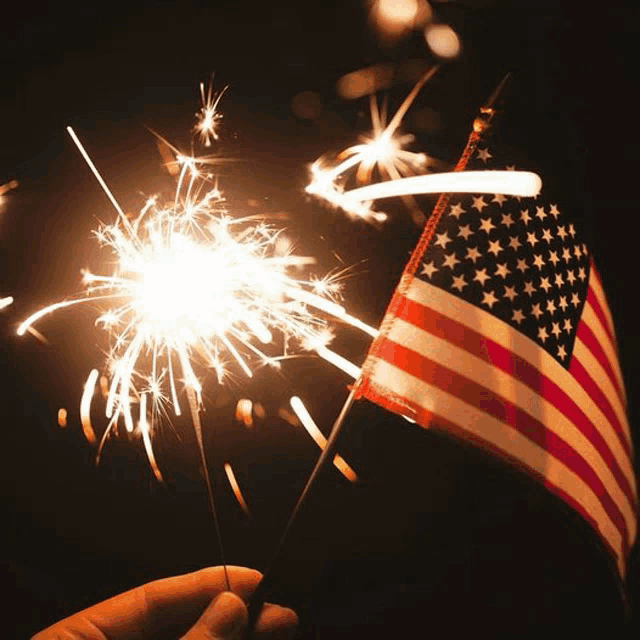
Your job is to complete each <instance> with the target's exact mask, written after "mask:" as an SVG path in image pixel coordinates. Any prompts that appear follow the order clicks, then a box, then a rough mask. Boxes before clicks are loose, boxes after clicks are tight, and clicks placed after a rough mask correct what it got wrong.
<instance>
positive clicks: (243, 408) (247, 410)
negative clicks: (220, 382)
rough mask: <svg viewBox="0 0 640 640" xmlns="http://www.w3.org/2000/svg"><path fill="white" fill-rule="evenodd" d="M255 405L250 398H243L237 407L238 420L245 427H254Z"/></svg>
mask: <svg viewBox="0 0 640 640" xmlns="http://www.w3.org/2000/svg"><path fill="white" fill-rule="evenodd" d="M252 412H253V403H252V402H251V400H249V398H241V399H240V400H238V404H237V405H236V420H237V421H238V422H242V423H243V424H244V426H245V427H253V415H252Z"/></svg>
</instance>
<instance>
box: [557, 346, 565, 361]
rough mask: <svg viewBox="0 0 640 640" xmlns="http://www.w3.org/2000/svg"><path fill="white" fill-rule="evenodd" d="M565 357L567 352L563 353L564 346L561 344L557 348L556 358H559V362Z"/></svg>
mask: <svg viewBox="0 0 640 640" xmlns="http://www.w3.org/2000/svg"><path fill="white" fill-rule="evenodd" d="M566 357H567V352H566V351H565V348H564V345H563V344H561V345H560V346H559V347H558V358H560V359H561V360H564V359H565V358H566Z"/></svg>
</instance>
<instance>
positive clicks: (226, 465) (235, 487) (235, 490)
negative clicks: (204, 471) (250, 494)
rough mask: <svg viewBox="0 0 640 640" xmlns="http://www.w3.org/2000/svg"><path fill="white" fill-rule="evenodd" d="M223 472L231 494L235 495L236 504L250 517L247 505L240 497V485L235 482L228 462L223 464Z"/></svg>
mask: <svg viewBox="0 0 640 640" xmlns="http://www.w3.org/2000/svg"><path fill="white" fill-rule="evenodd" d="M224 470H225V472H226V474H227V478H228V479H229V484H230V485H231V488H232V489H233V493H234V494H235V496H236V499H237V500H238V504H239V505H240V507H241V508H242V510H243V511H244V512H245V513H246V514H247V515H250V514H249V507H248V506H247V503H246V502H245V499H244V497H243V496H242V492H241V491H240V485H238V481H237V480H236V476H235V474H234V473H233V469H232V468H231V465H230V464H229V463H228V462H225V463H224Z"/></svg>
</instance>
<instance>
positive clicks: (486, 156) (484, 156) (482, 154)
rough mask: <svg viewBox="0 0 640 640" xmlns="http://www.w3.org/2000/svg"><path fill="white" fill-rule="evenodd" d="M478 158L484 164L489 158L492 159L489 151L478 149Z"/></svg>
mask: <svg viewBox="0 0 640 640" xmlns="http://www.w3.org/2000/svg"><path fill="white" fill-rule="evenodd" d="M478 158H480V160H482V162H486V161H487V160H488V159H489V158H493V156H492V155H491V154H490V153H489V149H478Z"/></svg>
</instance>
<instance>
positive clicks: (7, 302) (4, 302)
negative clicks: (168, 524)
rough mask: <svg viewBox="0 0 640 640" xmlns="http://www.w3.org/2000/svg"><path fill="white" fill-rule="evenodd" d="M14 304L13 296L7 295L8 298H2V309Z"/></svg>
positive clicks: (0, 301)
mask: <svg viewBox="0 0 640 640" xmlns="http://www.w3.org/2000/svg"><path fill="white" fill-rule="evenodd" d="M10 304H13V296H7V297H6V298H0V309H4V308H6V307H8V306H9V305H10Z"/></svg>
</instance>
